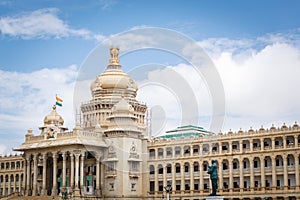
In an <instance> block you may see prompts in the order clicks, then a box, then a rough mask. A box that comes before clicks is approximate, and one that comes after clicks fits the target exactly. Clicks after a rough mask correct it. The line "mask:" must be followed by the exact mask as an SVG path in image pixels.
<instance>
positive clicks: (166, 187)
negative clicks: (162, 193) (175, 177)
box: [165, 184, 172, 200]
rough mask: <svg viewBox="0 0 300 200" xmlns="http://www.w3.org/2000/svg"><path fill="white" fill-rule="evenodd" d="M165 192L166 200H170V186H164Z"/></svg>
mask: <svg viewBox="0 0 300 200" xmlns="http://www.w3.org/2000/svg"><path fill="white" fill-rule="evenodd" d="M165 190H166V193H167V200H170V192H171V191H172V186H171V184H168V185H167V186H165Z"/></svg>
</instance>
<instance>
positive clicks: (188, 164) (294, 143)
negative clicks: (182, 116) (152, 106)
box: [148, 123, 300, 200]
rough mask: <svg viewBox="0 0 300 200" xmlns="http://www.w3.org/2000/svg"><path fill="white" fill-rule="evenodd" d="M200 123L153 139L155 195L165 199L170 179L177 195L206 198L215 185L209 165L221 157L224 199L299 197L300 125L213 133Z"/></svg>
mask: <svg viewBox="0 0 300 200" xmlns="http://www.w3.org/2000/svg"><path fill="white" fill-rule="evenodd" d="M195 128H196V127H193V126H186V127H179V128H178V129H176V131H172V132H170V134H169V135H168V134H166V136H167V135H168V137H166V136H163V137H160V138H155V139H152V140H149V141H148V152H149V162H148V169H149V170H148V171H149V193H150V194H151V195H152V196H153V197H156V198H157V199H158V198H159V197H160V198H161V197H162V195H163V194H164V186H166V185H167V184H171V185H172V188H173V190H172V193H171V196H172V199H178V200H179V199H194V200H195V199H203V198H204V197H205V196H207V195H209V193H210V189H209V188H211V186H210V184H211V183H210V180H209V174H208V173H207V169H208V165H210V163H211V160H216V161H217V164H218V168H219V170H218V172H219V188H218V194H220V195H222V196H224V198H225V199H232V200H240V199H244V200H246V199H249V200H256V199H257V200H258V199H259V200H262V199H273V200H275V199H276V200H277V199H285V200H286V199H290V200H291V199H295V200H296V199H297V200H299V199H300V188H299V187H300V178H299V173H300V172H299V167H300V166H299V163H300V162H299V161H300V127H299V126H298V124H296V123H295V124H294V125H293V126H292V127H287V126H286V125H285V124H284V125H282V127H281V128H275V127H274V126H272V127H271V128H270V129H266V130H265V129H264V128H260V129H259V130H257V131H254V130H252V129H250V130H249V131H247V132H244V131H241V130H240V131H238V132H237V133H233V132H228V133H226V134H222V133H219V134H210V135H205V134H203V133H201V132H199V130H195ZM188 129H190V131H187V130H188ZM182 132H185V133H182ZM181 133H182V134H181ZM188 133H189V134H188ZM190 133H194V134H190ZM197 133H198V134H199V135H198V136H197V135H196V134H197Z"/></svg>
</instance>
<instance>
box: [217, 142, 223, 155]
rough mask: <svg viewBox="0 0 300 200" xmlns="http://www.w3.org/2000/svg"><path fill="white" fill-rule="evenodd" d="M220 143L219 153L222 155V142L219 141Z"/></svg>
mask: <svg viewBox="0 0 300 200" xmlns="http://www.w3.org/2000/svg"><path fill="white" fill-rule="evenodd" d="M218 145H219V149H218V150H219V155H222V142H218Z"/></svg>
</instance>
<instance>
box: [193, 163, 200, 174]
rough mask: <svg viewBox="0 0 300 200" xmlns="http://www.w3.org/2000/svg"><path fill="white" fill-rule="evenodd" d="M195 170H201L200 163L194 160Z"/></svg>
mask: <svg viewBox="0 0 300 200" xmlns="http://www.w3.org/2000/svg"><path fill="white" fill-rule="evenodd" d="M194 172H199V163H198V162H194Z"/></svg>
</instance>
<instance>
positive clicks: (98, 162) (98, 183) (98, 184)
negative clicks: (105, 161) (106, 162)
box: [96, 157, 101, 196]
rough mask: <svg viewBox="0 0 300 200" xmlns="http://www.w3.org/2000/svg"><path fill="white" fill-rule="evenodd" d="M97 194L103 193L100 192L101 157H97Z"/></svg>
mask: <svg viewBox="0 0 300 200" xmlns="http://www.w3.org/2000/svg"><path fill="white" fill-rule="evenodd" d="M96 194H97V195H98V196H100V195H101V192H100V158H99V157H97V158H96Z"/></svg>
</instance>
